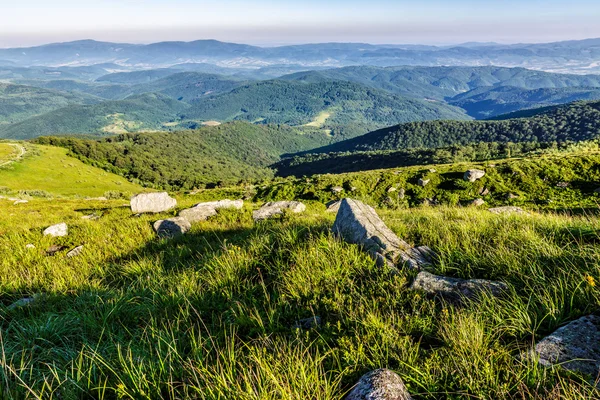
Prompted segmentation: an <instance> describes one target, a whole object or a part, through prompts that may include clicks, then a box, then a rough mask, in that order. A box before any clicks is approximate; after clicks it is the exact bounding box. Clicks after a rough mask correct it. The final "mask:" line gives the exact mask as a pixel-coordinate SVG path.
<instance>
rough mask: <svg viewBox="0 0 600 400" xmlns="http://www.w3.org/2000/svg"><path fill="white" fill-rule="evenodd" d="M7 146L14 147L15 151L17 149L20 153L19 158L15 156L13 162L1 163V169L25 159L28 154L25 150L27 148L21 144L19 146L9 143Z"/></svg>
mask: <svg viewBox="0 0 600 400" xmlns="http://www.w3.org/2000/svg"><path fill="white" fill-rule="evenodd" d="M7 144H8V145H9V146H12V147H14V148H15V149H17V150H18V151H19V154H17V156H15V157H14V158H13V159H12V160H8V161H5V162H3V163H0V167H2V166H4V165H8V164H10V163H12V162H15V161H19V160H20V159H21V157H23V156H24V155H25V153H26V152H27V150H25V147H23V146H21V145H20V144H17V143H7Z"/></svg>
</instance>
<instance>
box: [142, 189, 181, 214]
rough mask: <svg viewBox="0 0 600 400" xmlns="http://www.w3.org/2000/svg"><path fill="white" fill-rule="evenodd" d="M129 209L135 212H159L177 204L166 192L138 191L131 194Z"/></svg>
mask: <svg viewBox="0 0 600 400" xmlns="http://www.w3.org/2000/svg"><path fill="white" fill-rule="evenodd" d="M130 206H131V211H132V212H133V213H135V214H141V213H160V212H164V211H168V210H170V209H172V208H175V207H176V206H177V200H175V199H174V198H172V197H171V196H169V194H168V193H167V192H161V193H140V194H138V195H136V196H133V197H132V198H131V201H130Z"/></svg>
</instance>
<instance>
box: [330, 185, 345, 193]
mask: <svg viewBox="0 0 600 400" xmlns="http://www.w3.org/2000/svg"><path fill="white" fill-rule="evenodd" d="M343 191H344V188H343V187H341V186H334V187H332V188H331V192H332V193H333V194H338V193H342V192H343Z"/></svg>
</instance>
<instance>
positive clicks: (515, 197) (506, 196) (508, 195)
mask: <svg viewBox="0 0 600 400" xmlns="http://www.w3.org/2000/svg"><path fill="white" fill-rule="evenodd" d="M504 198H505V199H506V200H514V199H518V198H519V196H517V195H516V194H513V193H506V195H504Z"/></svg>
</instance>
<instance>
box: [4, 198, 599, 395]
mask: <svg viewBox="0 0 600 400" xmlns="http://www.w3.org/2000/svg"><path fill="white" fill-rule="evenodd" d="M232 194H233V193H225V192H218V193H216V192H212V191H208V190H207V191H203V192H202V193H201V194H200V195H198V196H185V197H180V198H179V201H180V207H186V206H189V205H191V204H193V203H194V202H197V201H199V199H208V198H210V197H223V196H225V195H227V196H228V197H231V195H232ZM0 201H1V200H0ZM122 203H123V201H122V200H121V201H112V202H82V201H80V200H68V199H62V200H55V201H49V200H41V199H36V200H32V201H31V202H30V203H28V204H22V205H19V206H13V205H11V204H3V205H2V206H3V209H6V210H7V211H8V212H3V213H0V304H1V305H0V333H1V336H0V346H1V349H2V351H1V353H0V382H2V383H1V384H0V387H1V388H2V389H0V393H1V395H0V396H3V397H5V398H82V399H83V398H90V397H93V398H131V399H144V398H148V399H150V398H204V399H233V398H235V399H339V398H342V396H343V395H344V393H346V392H347V391H348V390H349V389H350V388H351V387H352V385H353V384H354V383H355V382H356V380H357V379H358V378H359V377H360V375H361V374H363V373H365V372H367V371H369V370H372V369H374V368H378V367H389V368H392V369H393V370H395V371H396V372H398V373H399V374H400V375H401V377H402V378H403V379H404V381H405V382H406V384H407V386H408V388H409V390H410V392H411V393H412V394H413V395H415V398H419V399H440V398H464V399H508V398H540V399H559V398H560V399H582V398H589V399H591V398H598V396H600V393H599V392H598V390H597V389H594V387H593V385H592V384H590V383H588V379H589V377H582V376H579V375H577V374H572V373H568V372H566V371H563V370H561V369H560V368H555V369H545V368H542V367H539V366H537V365H536V364H535V362H532V361H528V360H526V359H521V358H520V354H521V353H522V352H523V351H524V350H526V349H528V348H529V347H530V346H531V344H532V342H533V340H534V339H539V338H541V337H543V336H544V335H546V334H548V333H549V332H551V331H553V330H554V329H555V328H556V327H558V326H559V325H560V324H562V323H564V322H566V321H570V320H572V319H574V318H577V317H579V316H581V315H585V314H589V313H591V312H594V311H597V310H598V306H599V305H600V290H599V289H598V287H594V286H591V285H590V284H589V283H588V279H589V278H587V277H588V276H591V277H594V278H595V279H596V280H598V279H600V261H598V260H600V247H599V246H598V243H599V242H600V237H599V236H598V232H599V231H600V222H599V220H598V219H597V218H596V217H592V216H589V215H587V216H578V217H573V216H567V215H562V214H552V213H548V214H532V215H523V216H510V217H506V216H498V215H494V214H491V213H489V212H487V211H485V210H478V209H473V208H460V207H438V208H416V209H410V210H379V213H380V215H381V216H382V218H383V219H384V220H385V221H386V222H387V223H388V225H389V226H390V227H391V228H392V229H393V230H394V231H395V232H396V233H398V234H399V235H400V236H401V237H403V238H405V239H406V240H408V241H409V242H411V243H418V244H425V245H429V246H431V247H432V248H433V250H434V251H436V252H437V253H438V254H439V255H440V258H439V261H437V262H436V264H435V265H434V267H433V271H434V272H437V273H443V274H447V275H452V276H460V277H476V278H489V279H498V280H502V281H504V282H507V283H508V284H509V285H510V287H511V290H510V292H509V293H508V294H507V296H506V297H505V298H501V299H495V300H494V299H490V298H484V299H483V301H482V302H480V303H477V304H476V303H469V304H467V305H465V306H464V307H460V308H455V307H451V306H449V305H447V304H442V303H439V302H436V301H435V300H432V299H428V298H426V297H424V296H422V295H421V294H420V293H416V292H412V291H409V290H407V284H408V283H409V281H410V279H411V278H412V274H411V273H409V272H407V271H402V272H401V273H400V274H399V275H398V276H389V275H387V274H386V273H384V272H383V271H382V270H380V269H378V268H377V267H375V266H374V263H373V261H371V260H370V259H369V257H367V256H366V255H365V254H364V253H363V252H361V251H360V250H359V249H358V248H357V247H356V246H353V245H348V244H345V243H342V242H340V241H338V240H336V239H334V238H333V237H332V235H331V234H330V227H331V225H332V222H333V218H334V215H331V214H328V213H326V212H325V207H324V206H323V205H322V204H320V203H316V202H314V203H310V204H309V207H308V210H307V211H306V213H304V214H303V215H286V216H284V218H282V219H281V220H273V221H266V222H264V223H260V224H254V223H253V222H252V219H251V211H252V208H254V207H257V206H258V204H250V203H248V204H246V206H245V208H244V209H243V210H242V211H241V212H239V211H223V212H220V213H219V215H217V216H216V217H213V218H212V219H211V220H209V221H206V222H201V223H198V224H196V225H194V227H193V228H192V231H191V232H190V233H189V234H188V235H186V236H185V237H182V238H178V239H175V240H172V241H164V240H157V239H156V238H155V235H154V234H153V232H152V229H151V226H150V224H151V222H152V221H154V220H156V219H158V218H162V217H166V216H168V215H172V214H173V213H174V212H173V213H166V214H163V215H157V216H148V215H144V216H141V217H139V218H135V217H133V216H132V215H131V213H130V211H129V210H128V209H127V208H126V207H122ZM17 207H18V208H17ZM92 212H96V213H98V214H101V215H102V217H101V218H100V219H99V220H96V221H89V220H82V219H81V218H80V217H81V216H82V215H86V214H90V213H92ZM62 221H65V222H67V223H68V224H69V227H70V234H69V236H68V237H66V238H54V239H52V238H48V237H43V236H42V235H41V231H42V230H43V228H45V227H46V226H48V225H50V224H54V223H58V222H62ZM28 243H32V244H34V245H35V246H36V248H35V249H26V248H25V245H26V244H28ZM53 244H58V245H64V246H66V247H68V248H70V247H74V246H76V245H79V244H85V251H84V253H83V254H82V255H81V256H79V257H78V258H76V259H68V258H66V257H65V256H64V252H63V253H59V254H57V255H55V256H53V257H49V256H46V255H45V254H44V250H45V249H46V248H47V247H49V246H50V245H53ZM36 293H38V294H43V297H41V298H39V299H38V300H36V301H35V302H34V303H33V304H31V305H29V306H27V307H24V308H19V309H15V310H9V309H8V308H5V307H4V306H7V305H9V304H11V303H12V302H14V301H16V300H18V299H20V298H22V297H24V296H30V295H33V294H36ZM312 315H319V316H321V317H322V318H323V325H322V327H321V328H320V329H319V330H310V331H298V330H296V329H294V328H293V325H294V321H296V320H298V319H300V318H306V317H310V316H312Z"/></svg>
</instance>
